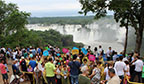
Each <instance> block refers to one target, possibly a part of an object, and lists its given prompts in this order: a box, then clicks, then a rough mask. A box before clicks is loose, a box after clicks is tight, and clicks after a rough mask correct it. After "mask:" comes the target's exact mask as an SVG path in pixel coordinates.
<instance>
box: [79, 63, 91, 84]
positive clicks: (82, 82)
mask: <svg viewBox="0 0 144 84" xmlns="http://www.w3.org/2000/svg"><path fill="white" fill-rule="evenodd" d="M81 72H82V74H80V75H79V77H78V81H79V84H91V81H90V79H89V78H88V77H87V76H88V74H89V69H88V67H87V66H86V65H85V66H83V67H82V68H81Z"/></svg>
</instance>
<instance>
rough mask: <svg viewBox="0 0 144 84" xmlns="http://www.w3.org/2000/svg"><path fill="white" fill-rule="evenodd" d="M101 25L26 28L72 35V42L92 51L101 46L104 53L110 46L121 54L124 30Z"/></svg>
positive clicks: (113, 26)
mask: <svg viewBox="0 0 144 84" xmlns="http://www.w3.org/2000/svg"><path fill="white" fill-rule="evenodd" d="M103 24H104V25H103ZM103 24H102V23H99V24H98V23H92V24H88V25H85V26H82V25H68V24H67V25H58V24H52V25H49V26H43V25H40V24H29V25H27V28H28V29H29V30H31V29H33V30H36V31H37V30H40V31H45V30H49V29H53V30H56V31H59V32H60V33H61V34H65V35H69V34H70V35H73V40H74V42H82V43H83V44H84V45H85V47H86V48H87V46H91V47H92V50H93V49H94V47H98V46H99V45H102V47H103V49H104V51H107V49H108V47H110V46H111V47H112V49H114V50H116V51H117V52H121V51H122V50H123V45H122V43H123V42H124V36H125V30H124V29H123V28H120V27H119V25H118V24H112V23H103Z"/></svg>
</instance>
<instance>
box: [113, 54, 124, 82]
mask: <svg viewBox="0 0 144 84" xmlns="http://www.w3.org/2000/svg"><path fill="white" fill-rule="evenodd" d="M122 59H123V56H120V57H119V61H117V62H116V63H115V65H114V68H115V69H116V72H117V75H118V76H119V78H120V79H121V80H122V82H121V84H123V79H124V73H125V72H126V71H127V66H126V64H125V63H124V62H123V61H122Z"/></svg>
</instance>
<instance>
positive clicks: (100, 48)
mask: <svg viewBox="0 0 144 84" xmlns="http://www.w3.org/2000/svg"><path fill="white" fill-rule="evenodd" d="M102 51H103V49H102V46H101V45H99V51H98V53H99V55H100V54H101V53H102Z"/></svg>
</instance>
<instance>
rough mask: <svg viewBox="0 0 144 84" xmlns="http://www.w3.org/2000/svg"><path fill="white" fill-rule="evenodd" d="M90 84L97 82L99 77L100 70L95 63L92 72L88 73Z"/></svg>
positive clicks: (97, 83) (96, 83)
mask: <svg viewBox="0 0 144 84" xmlns="http://www.w3.org/2000/svg"><path fill="white" fill-rule="evenodd" d="M90 78H92V79H91V82H92V84H99V83H100V79H101V70H100V69H99V68H98V67H97V65H94V69H93V71H92V74H91V75H90Z"/></svg>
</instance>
